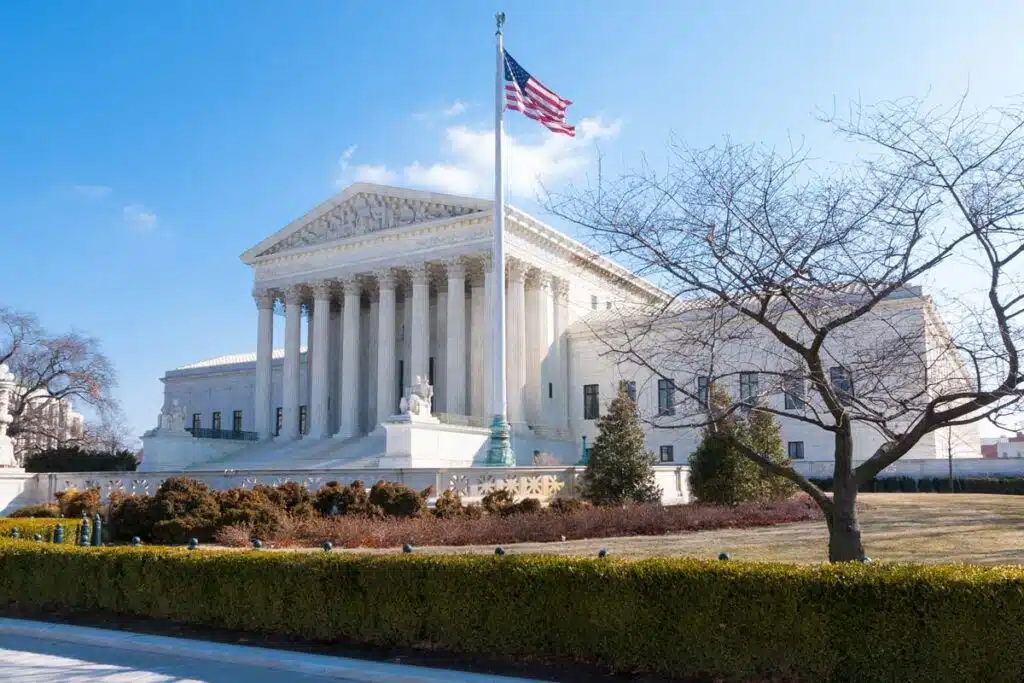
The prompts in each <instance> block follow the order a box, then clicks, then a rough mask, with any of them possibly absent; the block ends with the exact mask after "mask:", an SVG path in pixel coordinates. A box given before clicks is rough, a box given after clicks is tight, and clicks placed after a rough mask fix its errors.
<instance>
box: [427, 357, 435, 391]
mask: <svg viewBox="0 0 1024 683" xmlns="http://www.w3.org/2000/svg"><path fill="white" fill-rule="evenodd" d="M427 382H428V383H429V384H430V386H434V357H433V356H431V357H430V358H428V359H427Z"/></svg>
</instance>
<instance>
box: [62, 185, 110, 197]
mask: <svg viewBox="0 0 1024 683" xmlns="http://www.w3.org/2000/svg"><path fill="white" fill-rule="evenodd" d="M69 189H70V190H71V194H73V195H75V196H76V197H81V198H83V199H93V200H95V199H103V198H104V197H106V196H107V195H109V194H110V193H111V192H113V190H112V189H111V188H109V187H107V186H106V185H72V186H71V187H70V188H69Z"/></svg>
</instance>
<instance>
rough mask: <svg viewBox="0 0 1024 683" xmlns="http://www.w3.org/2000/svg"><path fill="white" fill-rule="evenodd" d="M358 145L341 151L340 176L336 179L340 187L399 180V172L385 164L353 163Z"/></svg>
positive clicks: (385, 183) (381, 183) (339, 161)
mask: <svg viewBox="0 0 1024 683" xmlns="http://www.w3.org/2000/svg"><path fill="white" fill-rule="evenodd" d="M356 149H358V146H357V145H352V146H351V147H349V148H348V149H346V150H345V151H344V152H342V153H341V158H340V159H338V176H337V177H336V178H335V179H334V182H335V184H336V185H337V186H338V187H344V186H345V185H350V184H352V183H376V184H378V185H388V184H390V183H394V182H395V181H396V180H398V174H397V173H395V172H394V171H392V170H390V169H389V168H388V167H387V166H385V165H383V164H353V163H352V157H353V156H355V153H356Z"/></svg>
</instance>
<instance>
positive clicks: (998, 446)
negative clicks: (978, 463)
mask: <svg viewBox="0 0 1024 683" xmlns="http://www.w3.org/2000/svg"><path fill="white" fill-rule="evenodd" d="M981 457H983V458H990V459H996V458H998V459H1000V460H1007V459H1011V460H1012V459H1017V458H1024V432H1017V433H1016V434H1014V435H1013V436H1000V437H997V438H989V439H982V444H981Z"/></svg>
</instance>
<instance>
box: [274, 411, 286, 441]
mask: <svg viewBox="0 0 1024 683" xmlns="http://www.w3.org/2000/svg"><path fill="white" fill-rule="evenodd" d="M283 428H284V408H282V407H281V406H278V407H277V415H275V416H274V436H280V435H281V430H282V429H283Z"/></svg>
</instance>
